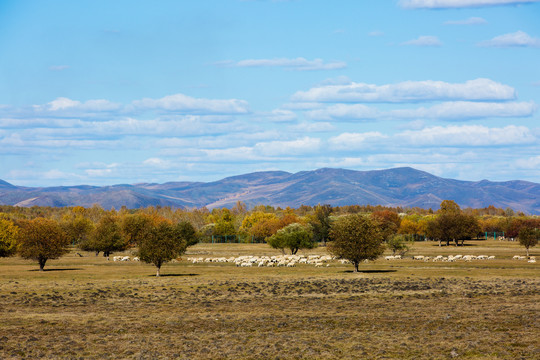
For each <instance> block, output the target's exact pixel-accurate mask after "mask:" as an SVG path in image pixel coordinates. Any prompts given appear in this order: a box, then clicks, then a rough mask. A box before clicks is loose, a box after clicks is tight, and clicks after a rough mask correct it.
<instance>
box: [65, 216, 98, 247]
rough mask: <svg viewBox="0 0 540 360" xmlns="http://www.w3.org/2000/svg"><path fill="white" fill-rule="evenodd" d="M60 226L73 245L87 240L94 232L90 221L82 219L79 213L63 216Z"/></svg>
mask: <svg viewBox="0 0 540 360" xmlns="http://www.w3.org/2000/svg"><path fill="white" fill-rule="evenodd" d="M61 226H62V228H63V229H64V231H65V232H66V235H67V236H68V238H69V239H70V240H71V241H72V242H73V243H75V244H79V243H80V242H82V241H85V240H87V239H88V236H90V234H91V233H92V231H93V230H94V223H93V222H92V220H90V219H88V218H86V217H84V216H83V215H82V214H81V213H80V212H73V214H70V215H66V216H64V217H63V219H62V221H61Z"/></svg>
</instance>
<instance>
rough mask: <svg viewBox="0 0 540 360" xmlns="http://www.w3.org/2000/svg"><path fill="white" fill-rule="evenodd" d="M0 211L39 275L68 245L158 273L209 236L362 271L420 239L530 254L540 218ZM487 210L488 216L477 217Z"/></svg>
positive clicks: (6, 245)
mask: <svg viewBox="0 0 540 360" xmlns="http://www.w3.org/2000/svg"><path fill="white" fill-rule="evenodd" d="M0 210H2V212H0V257H5V256H11V255H14V254H15V253H18V254H19V255H20V256H21V257H23V258H26V259H33V260H35V261H37V262H38V263H39V266H40V270H43V268H44V266H45V263H46V261H47V260H48V259H56V258H58V257H60V256H62V255H63V254H65V253H66V252H67V251H68V246H69V245H74V246H77V247H78V248H80V249H81V250H85V251H93V252H95V253H96V255H98V254H100V253H102V254H103V256H106V257H109V256H110V254H112V253H114V252H120V251H124V250H126V249H128V248H133V249H136V251H137V254H138V256H139V257H140V259H141V260H142V261H145V262H148V263H152V264H154V265H155V266H156V268H157V275H159V271H160V268H161V266H162V265H163V264H164V263H165V262H167V261H170V260H172V259H174V258H176V257H178V256H180V255H181V254H183V253H184V252H185V251H186V249H187V247H188V246H191V245H194V244H196V243H197V242H200V241H208V238H209V237H211V236H239V237H243V238H244V239H251V240H254V239H255V240H257V242H266V243H268V244H269V245H270V246H271V247H273V248H276V249H280V250H282V251H283V252H285V251H290V252H291V254H296V253H297V252H298V250H300V249H310V248H314V247H316V246H317V245H318V244H319V243H322V244H323V245H325V244H328V250H329V252H331V253H333V254H335V255H336V256H338V257H341V258H346V259H348V260H351V262H352V263H353V265H354V266H355V269H357V267H358V264H359V261H363V260H366V259H373V258H376V256H380V254H382V251H384V249H385V247H388V248H389V249H391V250H392V252H393V253H396V252H401V253H404V252H406V251H407V249H408V248H409V247H410V245H409V244H410V243H411V242H412V241H414V240H418V239H420V238H422V239H423V238H427V239H430V240H435V241H439V245H442V244H443V243H444V244H445V245H449V244H450V243H451V242H453V243H454V244H456V246H457V245H463V243H464V241H466V240H468V239H473V238H476V237H481V236H483V234H484V233H486V232H490V233H500V234H502V233H503V232H504V234H505V235H506V236H507V237H517V238H519V241H520V242H521V243H522V244H523V245H524V246H525V248H526V249H527V255H528V251H529V248H530V247H533V246H535V245H536V243H537V242H538V238H539V234H540V230H539V229H540V218H539V217H535V216H525V215H524V214H515V213H514V212H513V211H509V210H508V209H506V210H502V209H496V208H493V207H488V208H484V209H464V210H462V209H461V208H460V207H459V206H458V205H457V204H456V203H455V202H454V201H451V200H444V201H443V202H442V203H441V205H440V209H439V210H437V211H435V212H433V211H431V212H430V211H426V210H423V209H422V211H413V210H411V209H405V210H404V209H401V208H385V207H382V206H369V205H366V206H343V207H332V206H330V205H317V206H314V207H311V206H301V207H299V208H298V209H292V208H285V209H281V208H274V207H271V206H256V207H254V208H253V209H251V210H248V209H247V207H246V205H245V204H244V203H241V202H238V203H237V204H236V205H235V206H234V207H233V208H231V209H228V208H220V209H213V210H212V211H209V210H208V209H204V208H203V209H191V210H189V209H171V208H168V207H148V208H145V209H137V210H133V209H132V210H130V209H126V208H122V209H120V210H118V211H116V210H115V209H111V210H104V209H102V208H101V207H99V206H97V205H96V206H93V207H90V208H83V207H78V206H77V207H69V208H54V207H32V208H20V207H11V206H1V207H0ZM477 210H478V211H477ZM400 211H401V212H400ZM481 212H484V215H478V213H481ZM486 212H489V213H490V214H485V213H486ZM246 241H247V240H246ZM354 241H356V243H355V242H354ZM346 244H347V245H346ZM345 249H348V250H346V251H345ZM346 252H348V254H349V255H347V254H346ZM355 252H356V255H354V254H355ZM359 253H362V254H364V255H363V257H362V256H360V257H359V255H358V254H359ZM377 254H378V255H377ZM353 255H354V256H353Z"/></svg>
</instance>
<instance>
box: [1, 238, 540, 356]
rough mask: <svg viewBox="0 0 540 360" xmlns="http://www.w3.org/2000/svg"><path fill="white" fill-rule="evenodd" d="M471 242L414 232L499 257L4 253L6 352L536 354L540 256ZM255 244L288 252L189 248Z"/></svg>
mask: <svg viewBox="0 0 540 360" xmlns="http://www.w3.org/2000/svg"><path fill="white" fill-rule="evenodd" d="M466 245H468V246H464V247H459V248H456V247H453V246H450V247H448V248H446V247H442V248H439V247H438V246H436V244H435V243H417V244H415V249H414V250H413V251H412V252H411V253H410V254H408V256H410V255H417V254H420V255H431V256H433V255H439V254H441V255H448V254H454V255H455V254H458V253H459V254H463V255H465V254H473V255H480V254H485V255H495V256H496V257H497V259H496V260H491V261H475V262H469V263H467V262H454V263H439V262H437V263H434V262H418V261H413V260H412V259H405V260H400V261H393V262H390V261H385V260H382V259H381V260H377V261H375V262H371V263H367V264H362V265H361V269H362V271H361V272H360V273H353V272H352V266H351V265H341V264H339V263H337V262H335V263H332V264H331V265H330V266H329V267H325V268H315V267H313V266H309V265H301V266H298V267H295V268H240V267H235V266H234V265H232V264H219V263H210V264H191V263H190V262H187V261H185V260H184V261H180V262H178V263H171V264H166V265H165V266H164V267H163V268H162V274H163V275H165V276H162V277H160V278H156V277H155V276H154V274H155V268H154V267H152V266H151V265H147V264H142V263H135V262H122V263H118V262H112V261H109V262H107V261H106V259H104V258H103V257H101V256H99V257H95V256H94V255H93V254H91V253H81V254H83V255H84V256H83V257H79V256H78V255H77V254H76V250H74V251H73V252H72V253H70V254H69V255H67V256H65V257H63V258H61V259H59V260H54V261H49V262H47V265H46V267H45V269H46V270H47V271H45V272H39V271H37V269H38V266H37V264H34V263H32V262H29V261H25V260H22V259H20V258H16V257H15V258H8V259H0V359H12V358H13V359H20V358H27V359H37V358H45V359H47V358H53V359H56V358H68V359H80V358H82V359H122V358H129V359H130V358H134V359H169V358H178V359H223V358H234V359H343V358H353V359H453V358H455V359H540V343H539V335H540V331H539V330H540V326H539V323H538V315H539V310H540V292H539V289H540V286H539V285H540V276H539V275H540V266H539V265H538V264H529V263H527V262H525V261H517V260H512V259H511V257H512V256H513V255H516V254H520V255H522V254H524V249H523V248H521V247H519V245H518V244H516V243H508V242H498V241H475V242H469V243H468V244H467V243H466ZM535 250H536V251H535ZM307 253H308V254H311V253H315V254H324V253H326V250H325V248H324V247H321V248H318V249H314V250H310V251H309V252H307ZM126 254H129V253H126ZM248 254H251V255H277V254H280V253H279V252H277V251H275V250H272V249H270V248H269V247H268V246H266V245H250V244H246V245H238V244H214V245H212V244H206V245H204V244H201V245H197V246H195V247H192V248H190V249H189V251H188V253H187V254H186V256H184V258H186V257H191V256H201V257H214V256H238V255H248ZM531 255H536V256H538V255H540V253H539V251H538V249H533V251H532V254H531Z"/></svg>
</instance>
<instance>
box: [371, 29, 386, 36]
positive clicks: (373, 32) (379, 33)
mask: <svg viewBox="0 0 540 360" xmlns="http://www.w3.org/2000/svg"><path fill="white" fill-rule="evenodd" d="M383 35H384V32H382V31H379V30H374V31H370V32H369V33H368V36H372V37H377V36H383Z"/></svg>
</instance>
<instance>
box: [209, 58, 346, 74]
mask: <svg viewBox="0 0 540 360" xmlns="http://www.w3.org/2000/svg"><path fill="white" fill-rule="evenodd" d="M216 64H217V65H221V66H232V67H283V68H286V69H289V70H300V71H308V70H336V69H343V68H345V67H347V64H346V63H345V62H343V61H330V62H325V61H324V60H322V59H314V60H307V59H305V58H303V57H298V58H295V59H288V58H277V59H246V60H241V61H238V62H234V61H222V62H219V63H216Z"/></svg>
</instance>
